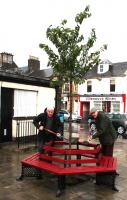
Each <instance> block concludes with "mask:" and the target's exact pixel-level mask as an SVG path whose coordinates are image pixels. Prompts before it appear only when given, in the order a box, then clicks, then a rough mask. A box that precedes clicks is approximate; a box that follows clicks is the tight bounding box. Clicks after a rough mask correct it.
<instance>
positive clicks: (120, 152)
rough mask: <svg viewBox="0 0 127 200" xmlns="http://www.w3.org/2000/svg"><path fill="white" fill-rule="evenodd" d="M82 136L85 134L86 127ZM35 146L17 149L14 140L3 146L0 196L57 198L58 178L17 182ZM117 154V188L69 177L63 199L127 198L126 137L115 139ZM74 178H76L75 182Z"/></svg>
mask: <svg viewBox="0 0 127 200" xmlns="http://www.w3.org/2000/svg"><path fill="white" fill-rule="evenodd" d="M80 132H81V137H84V135H83V134H84V132H83V130H81V131H80ZM33 152H34V150H29V151H28V150H27V151H21V150H20V151H18V150H17V148H16V147H15V146H14V145H13V144H9V145H6V146H3V145H2V147H1V149H0V200H44V199H46V200H54V199H58V198H56V196H55V194H56V189H57V179H56V178H55V177H54V176H53V175H50V174H46V175H45V177H44V178H43V179H41V180H37V179H36V178H25V179H24V180H23V181H21V182H18V181H16V178H17V177H18V176H19V175H20V173H21V165H20V160H21V159H22V158H24V157H26V156H27V155H30V154H31V153H33ZM114 155H115V156H117V158H118V169H117V172H119V174H120V175H119V176H117V177H116V186H117V188H118V189H119V192H115V191H113V190H111V189H110V188H108V187H106V186H102V185H100V186H98V185H96V184H94V183H93V181H92V180H89V179H87V177H86V178H85V180H84V181H83V182H80V183H77V184H76V179H70V180H69V179H68V182H67V188H66V192H65V194H63V195H62V196H61V197H59V199H60V200H66V199H67V200H107V199H108V200H126V199H127V139H120V138H118V140H117V141H116V144H115V150H114ZM73 180H74V182H73Z"/></svg>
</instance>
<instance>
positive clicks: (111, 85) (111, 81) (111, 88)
mask: <svg viewBox="0 0 127 200" xmlns="http://www.w3.org/2000/svg"><path fill="white" fill-rule="evenodd" d="M110 92H115V80H114V79H112V80H110Z"/></svg>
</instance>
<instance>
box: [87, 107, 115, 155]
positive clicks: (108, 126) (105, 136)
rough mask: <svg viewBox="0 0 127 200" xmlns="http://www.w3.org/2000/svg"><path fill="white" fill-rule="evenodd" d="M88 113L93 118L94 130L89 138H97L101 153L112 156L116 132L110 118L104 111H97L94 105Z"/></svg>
mask: <svg viewBox="0 0 127 200" xmlns="http://www.w3.org/2000/svg"><path fill="white" fill-rule="evenodd" d="M90 113H91V115H92V117H93V118H94V119H95V123H96V132H95V134H93V135H92V136H90V137H89V140H91V139H95V138H98V139H99V141H100V144H101V146H102V153H103V155H105V156H113V148H114V142H115V140H116V138H117V133H116V131H115V128H114V126H113V125H112V122H111V120H110V119H109V118H108V117H107V116H106V115H105V113H104V112H100V111H97V109H96V108H95V107H93V108H92V109H91V111H90Z"/></svg>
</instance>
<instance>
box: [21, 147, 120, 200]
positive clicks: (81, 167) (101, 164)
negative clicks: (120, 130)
mask: <svg viewBox="0 0 127 200" xmlns="http://www.w3.org/2000/svg"><path fill="white" fill-rule="evenodd" d="M44 150H45V151H46V154H40V153H34V154H33V155H31V156H28V157H27V158H25V159H23V160H21V163H22V172H21V176H20V178H19V180H22V179H23V178H24V177H25V176H37V177H40V176H41V171H47V172H50V173H53V174H56V175H57V176H58V190H57V194H56V196H60V195H61V194H62V192H63V191H64V190H65V186H66V180H65V179H66V176H68V175H73V174H91V173H92V174H93V173H95V174H96V183H97V184H106V185H110V186H112V189H113V190H117V189H116V187H115V177H116V167H117V159H116V157H107V156H101V157H100V156H99V157H96V156H95V157H93V158H92V157H87V158H86V157H85V156H84V155H85V154H87V155H88V154H90V155H91V154H92V153H93V154H94V153H95V149H94V150H93V149H86V150H84V149H74V150H73V149H61V148H56V147H51V146H49V145H45V147H44ZM53 153H55V154H53ZM69 155H71V156H72V157H71V159H68V157H67V156H69ZM77 155H80V157H79V159H77ZM82 155H83V157H82ZM73 157H74V158H73Z"/></svg>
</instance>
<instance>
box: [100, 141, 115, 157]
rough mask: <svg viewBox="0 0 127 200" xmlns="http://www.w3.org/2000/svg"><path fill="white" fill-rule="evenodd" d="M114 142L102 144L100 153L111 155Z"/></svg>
mask: <svg viewBox="0 0 127 200" xmlns="http://www.w3.org/2000/svg"><path fill="white" fill-rule="evenodd" d="M113 148H114V143H113V144H111V145H102V154H103V155H104V156H113Z"/></svg>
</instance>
